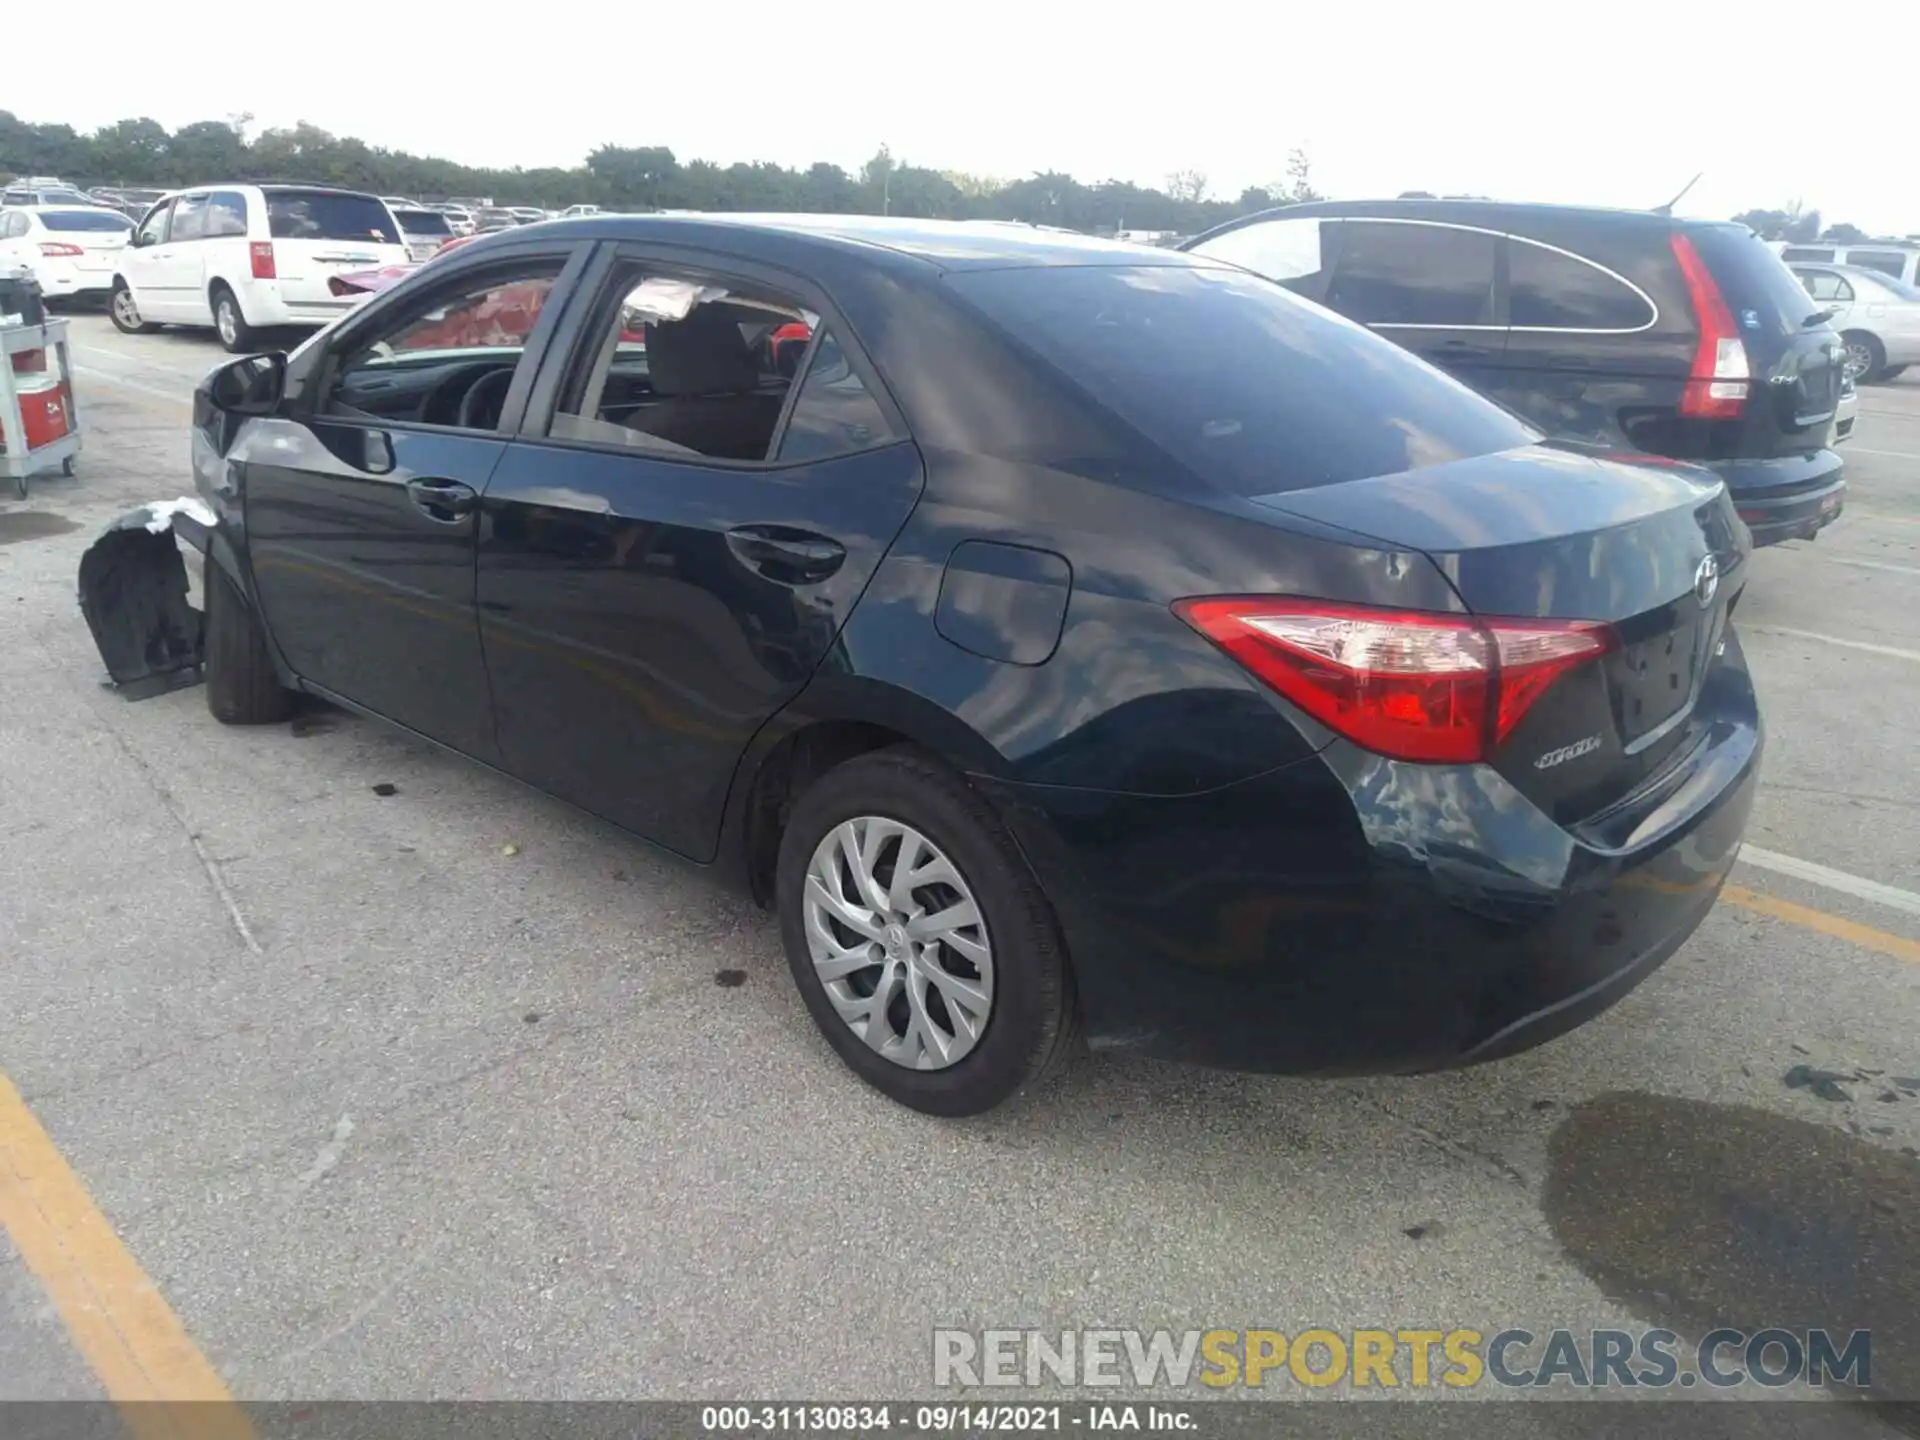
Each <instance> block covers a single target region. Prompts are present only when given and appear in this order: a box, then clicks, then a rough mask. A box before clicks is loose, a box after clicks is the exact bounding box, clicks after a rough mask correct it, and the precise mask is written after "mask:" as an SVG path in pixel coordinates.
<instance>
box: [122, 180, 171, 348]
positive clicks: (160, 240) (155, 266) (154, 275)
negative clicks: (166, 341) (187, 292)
mask: <svg viewBox="0 0 1920 1440" xmlns="http://www.w3.org/2000/svg"><path fill="white" fill-rule="evenodd" d="M172 224H173V201H172V200H170V199H168V200H162V201H160V202H159V203H157V204H156V205H155V206H154V207H153V208H152V209H151V210H149V211H147V214H146V218H145V219H143V220H142V221H141V222H140V228H139V229H138V230H136V231H135V232H134V235H133V242H132V243H131V244H130V245H128V247H127V249H126V251H125V252H124V253H123V254H122V255H121V257H120V274H121V275H122V276H123V277H124V278H125V280H126V282H127V288H128V289H129V290H131V291H132V292H133V303H134V307H135V308H136V309H137V310H138V311H139V312H140V318H141V319H143V320H165V319H167V318H169V317H168V315H167V313H166V295H165V292H164V291H163V290H162V289H161V288H160V286H159V284H158V278H159V275H160V266H161V265H162V264H163V263H164V256H163V255H162V252H163V251H164V250H165V249H166V244H167V235H168V233H169V231H170V230H171V228H172Z"/></svg>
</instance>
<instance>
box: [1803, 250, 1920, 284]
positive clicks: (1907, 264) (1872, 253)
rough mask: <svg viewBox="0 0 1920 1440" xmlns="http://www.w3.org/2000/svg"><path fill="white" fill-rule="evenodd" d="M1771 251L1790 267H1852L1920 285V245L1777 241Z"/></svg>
mask: <svg viewBox="0 0 1920 1440" xmlns="http://www.w3.org/2000/svg"><path fill="white" fill-rule="evenodd" d="M1772 248H1773V249H1774V250H1775V251H1776V252H1777V253H1778V254H1779V256H1780V258H1781V259H1782V260H1784V261H1786V262H1787V264H1789V265H1803V264H1814V265H1853V266H1857V267H1858V268H1860V269H1862V270H1878V271H1879V272H1880V273H1881V274H1882V275H1891V276H1893V278H1894V279H1896V280H1904V281H1906V282H1907V284H1909V285H1920V279H1917V278H1915V277H1916V275H1917V274H1920V245H1901V244H1898V243H1896V242H1894V241H1889V240H1882V241H1880V242H1878V243H1873V242H1869V243H1867V244H1865V245H1835V244H1831V243H1829V242H1827V241H1824V240H1821V241H1812V242H1809V243H1807V244H1805V245H1797V244H1788V243H1786V242H1783V241H1779V240H1776V241H1774V242H1773V245H1772Z"/></svg>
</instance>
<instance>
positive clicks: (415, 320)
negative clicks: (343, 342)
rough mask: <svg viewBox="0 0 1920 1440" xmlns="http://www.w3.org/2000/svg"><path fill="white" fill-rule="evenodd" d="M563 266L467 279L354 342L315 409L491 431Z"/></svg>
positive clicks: (529, 266)
mask: <svg viewBox="0 0 1920 1440" xmlns="http://www.w3.org/2000/svg"><path fill="white" fill-rule="evenodd" d="M560 269H561V261H560V260H559V259H557V258H552V257H541V258H539V259H530V260H523V261H521V262H519V264H518V265H515V266H512V267H509V268H507V269H505V270H492V271H488V272H487V273H486V274H484V275H475V276H470V277H468V278H467V279H466V280H465V281H463V282H461V283H459V284H457V285H456V286H455V287H454V288H453V289H452V290H451V291H444V290H443V291H441V292H439V293H438V294H437V295H435V296H432V297H430V298H428V299H426V300H425V301H424V302H422V303H421V304H419V305H416V306H413V307H409V308H408V309H406V310H405V311H403V312H400V313H397V314H395V316H394V317H393V320H392V322H391V324H389V325H388V326H385V327H382V328H380V329H377V330H376V331H375V332H374V333H373V334H372V335H362V336H356V337H355V339H354V342H353V345H352V348H351V349H350V350H348V351H347V353H345V354H343V355H341V356H340V357H339V358H338V359H337V360H336V361H335V363H334V365H333V366H332V367H331V370H330V379H329V381H328V384H327V388H326V392H325V396H324V398H323V400H322V402H321V406H320V409H321V411H322V413H324V414H327V415H332V416H337V417H340V418H344V419H356V420H369V419H371V420H381V421H404V422H410V423H413V424H420V425H433V426H440V427H445V428H449V429H458V430H478V431H489V432H490V431H492V430H494V429H496V428H497V427H498V425H499V422H500V415H501V411H502V409H503V408H504V407H505V404H506V398H507V390H508V388H509V386H510V385H511V384H512V382H513V376H514V372H515V370H517V369H518V367H519V365H520V361H521V358H522V356H523V354H524V352H525V350H526V345H527V341H528V338H529V337H530V336H531V335H532V333H533V329H534V327H535V325H537V324H538V323H539V320H540V315H541V312H542V310H543V309H544V308H545V306H546V303H547V300H548V298H549V297H550V296H551V294H552V292H553V286H554V282H555V281H556V280H557V279H558V278H559V275H560Z"/></svg>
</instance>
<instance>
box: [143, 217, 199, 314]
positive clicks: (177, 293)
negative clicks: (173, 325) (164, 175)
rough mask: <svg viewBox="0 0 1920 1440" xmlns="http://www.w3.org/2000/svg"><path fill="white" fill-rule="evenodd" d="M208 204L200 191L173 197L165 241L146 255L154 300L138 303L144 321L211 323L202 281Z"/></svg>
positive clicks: (150, 287)
mask: <svg viewBox="0 0 1920 1440" xmlns="http://www.w3.org/2000/svg"><path fill="white" fill-rule="evenodd" d="M208 202H209V197H208V194H207V192H206V191H204V190H194V191H189V192H188V193H187V194H184V195H180V196H177V197H175V199H174V202H173V221H172V223H171V225H170V226H169V227H168V230H167V238H166V239H165V240H164V241H163V242H162V243H160V244H158V245H155V246H154V247H153V248H152V249H151V250H150V251H148V252H147V264H148V267H149V269H148V278H147V282H146V286H147V291H149V292H151V294H152V296H153V297H154V298H153V300H151V301H148V300H146V299H144V298H142V299H141V302H140V313H141V314H142V315H143V316H145V317H146V318H147V319H149V320H157V319H165V320H173V321H179V322H184V323H197V324H201V325H209V324H212V323H213V311H212V309H211V308H210V307H209V306H208V304H207V297H206V278H205V270H206V251H205V248H204V247H205V242H206V236H207V212H208ZM143 294H144V292H143Z"/></svg>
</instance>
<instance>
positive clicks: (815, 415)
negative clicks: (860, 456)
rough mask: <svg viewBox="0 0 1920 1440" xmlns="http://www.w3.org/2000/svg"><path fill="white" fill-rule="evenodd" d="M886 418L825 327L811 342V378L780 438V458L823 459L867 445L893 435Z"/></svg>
mask: <svg viewBox="0 0 1920 1440" xmlns="http://www.w3.org/2000/svg"><path fill="white" fill-rule="evenodd" d="M892 438H893V437H892V434H891V432H890V431H889V429H888V427H887V417H886V416H885V414H883V413H882V412H881V409H880V406H879V404H878V402H876V401H875V400H874V398H873V396H872V395H871V394H869V393H868V392H867V387H866V383H865V382H864V381H863V380H861V378H860V375H859V372H858V371H856V370H855V369H854V368H853V366H852V365H851V364H850V363H848V360H847V356H846V352H845V351H843V350H842V349H841V348H840V342H839V341H838V340H836V339H834V338H833V332H832V331H831V330H828V331H825V332H824V333H822V335H821V336H820V339H819V341H818V343H817V344H815V346H814V347H813V360H812V361H811V363H809V364H808V366H807V378H806V379H805V380H804V381H802V382H801V385H800V394H799V397H798V398H797V399H795V400H794V402H793V413H792V415H790V416H789V417H788V418H787V432H786V434H785V435H784V436H782V437H781V440H780V454H779V458H780V459H782V460H819V459H824V458H825V457H827V456H829V455H844V454H847V453H848V452H850V451H854V450H866V449H869V448H871V447H872V446H875V445H883V444H885V443H886V442H887V441H888V440H890V439H892Z"/></svg>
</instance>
